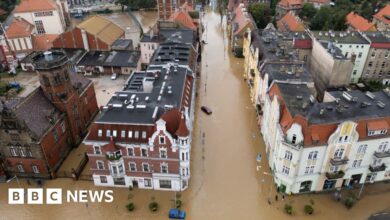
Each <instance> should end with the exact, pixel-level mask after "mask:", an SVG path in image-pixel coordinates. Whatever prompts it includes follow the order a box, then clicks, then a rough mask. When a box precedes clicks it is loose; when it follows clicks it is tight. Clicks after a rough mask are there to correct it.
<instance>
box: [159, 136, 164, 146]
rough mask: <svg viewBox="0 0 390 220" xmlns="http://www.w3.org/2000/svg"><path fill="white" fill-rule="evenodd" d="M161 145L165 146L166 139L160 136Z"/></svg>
mask: <svg viewBox="0 0 390 220" xmlns="http://www.w3.org/2000/svg"><path fill="white" fill-rule="evenodd" d="M159 143H160V144H165V137H163V136H160V139H159Z"/></svg>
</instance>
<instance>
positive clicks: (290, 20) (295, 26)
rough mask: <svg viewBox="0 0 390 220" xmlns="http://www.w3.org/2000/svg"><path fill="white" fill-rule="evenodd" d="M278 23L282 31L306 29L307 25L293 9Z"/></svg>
mask: <svg viewBox="0 0 390 220" xmlns="http://www.w3.org/2000/svg"><path fill="white" fill-rule="evenodd" d="M277 25H278V29H279V30H280V31H282V32H287V31H305V26H304V25H303V23H302V22H301V20H300V19H299V18H298V17H297V16H295V15H294V14H293V13H292V12H291V11H289V12H287V14H285V15H284V16H283V18H282V19H280V20H279V21H278V22H277Z"/></svg>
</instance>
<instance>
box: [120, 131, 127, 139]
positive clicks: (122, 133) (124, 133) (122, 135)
mask: <svg viewBox="0 0 390 220" xmlns="http://www.w3.org/2000/svg"><path fill="white" fill-rule="evenodd" d="M121 137H122V138H125V137H126V131H125V130H122V132H121Z"/></svg>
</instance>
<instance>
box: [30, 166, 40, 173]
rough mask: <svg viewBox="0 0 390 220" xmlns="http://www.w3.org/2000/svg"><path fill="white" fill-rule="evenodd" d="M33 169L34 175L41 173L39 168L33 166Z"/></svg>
mask: <svg viewBox="0 0 390 220" xmlns="http://www.w3.org/2000/svg"><path fill="white" fill-rule="evenodd" d="M31 169H32V171H33V173H39V169H38V166H36V165H32V166H31Z"/></svg>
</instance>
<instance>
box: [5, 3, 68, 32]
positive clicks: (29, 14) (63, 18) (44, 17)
mask: <svg viewBox="0 0 390 220" xmlns="http://www.w3.org/2000/svg"><path fill="white" fill-rule="evenodd" d="M13 15H14V17H21V18H23V19H24V20H26V21H27V22H29V23H30V24H33V25H34V26H35V28H36V31H37V33H38V34H61V33H63V32H64V31H65V30H66V24H67V22H68V20H69V15H68V6H67V3H66V1H64V0H56V1H54V0H22V1H21V2H20V4H19V5H17V6H16V7H15V9H14V11H13Z"/></svg>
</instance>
